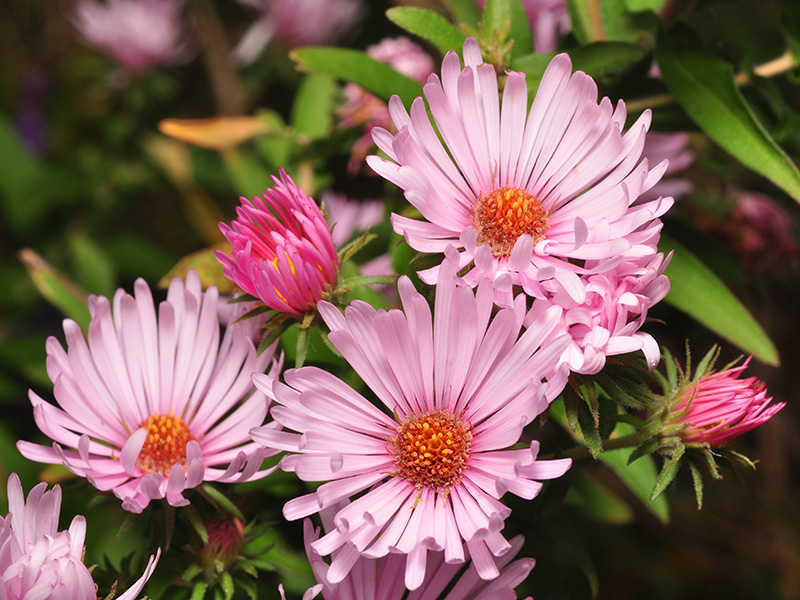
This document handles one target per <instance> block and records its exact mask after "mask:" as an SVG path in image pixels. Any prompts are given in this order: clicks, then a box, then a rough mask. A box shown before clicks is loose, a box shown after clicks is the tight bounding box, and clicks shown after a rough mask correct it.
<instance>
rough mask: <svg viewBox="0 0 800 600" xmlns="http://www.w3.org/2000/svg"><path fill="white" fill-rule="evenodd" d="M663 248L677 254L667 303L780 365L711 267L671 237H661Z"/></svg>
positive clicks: (761, 332) (670, 270) (669, 270)
mask: <svg viewBox="0 0 800 600" xmlns="http://www.w3.org/2000/svg"><path fill="white" fill-rule="evenodd" d="M660 247H661V249H662V251H667V252H669V251H674V254H673V256H672V261H671V262H670V264H669V267H667V271H666V274H667V275H668V276H669V278H670V291H669V294H668V295H667V298H666V301H667V302H668V303H670V304H672V305H673V306H675V307H676V308H678V309H680V310H682V311H683V312H685V313H686V314H688V315H690V316H691V317H692V318H694V319H696V320H697V321H698V322H699V323H702V324H703V325H705V326H706V327H708V328H709V329H710V330H711V331H714V332H715V333H717V334H719V335H721V336H722V337H724V338H725V339H727V340H729V341H731V342H732V343H734V344H736V345H737V346H738V347H739V348H741V349H742V350H744V351H745V352H748V353H752V354H753V355H754V356H756V357H757V358H758V359H759V360H762V361H764V362H766V363H768V364H771V365H777V364H778V363H779V361H780V359H779V357H778V351H777V349H776V348H775V346H774V344H773V343H772V342H771V341H770V339H769V337H767V335H766V333H765V332H764V330H763V329H762V328H761V326H760V325H759V324H758V323H757V322H756V321H755V319H754V318H753V317H752V316H751V315H750V313H749V312H748V310H747V309H746V308H745V307H744V305H742V303H741V302H740V301H739V300H738V299H737V298H736V297H735V296H734V295H733V294H732V293H731V292H730V291H729V290H728V288H727V287H726V286H725V285H724V284H723V283H722V282H721V281H720V280H719V278H718V277H717V276H716V275H714V273H713V272H712V271H711V270H710V269H708V267H706V266H705V265H704V264H703V263H702V262H701V261H700V260H699V259H698V258H697V257H695V256H694V255H693V254H692V253H691V252H689V250H687V249H686V248H685V247H684V246H683V245H681V244H680V243H678V242H677V241H675V240H674V239H672V238H670V237H669V236H666V235H662V237H661V244H660Z"/></svg>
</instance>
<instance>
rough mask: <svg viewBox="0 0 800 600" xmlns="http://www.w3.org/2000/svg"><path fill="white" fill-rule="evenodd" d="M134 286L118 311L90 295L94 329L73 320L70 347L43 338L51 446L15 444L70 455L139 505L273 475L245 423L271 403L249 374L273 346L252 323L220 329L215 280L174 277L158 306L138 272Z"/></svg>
mask: <svg viewBox="0 0 800 600" xmlns="http://www.w3.org/2000/svg"><path fill="white" fill-rule="evenodd" d="M134 290H135V293H134V295H133V296H131V295H129V294H127V293H125V291H124V290H121V289H120V290H118V291H117V293H116V294H115V296H114V299H113V310H112V302H111V301H109V300H108V299H107V298H104V297H96V296H90V298H89V310H90V311H91V314H92V321H91V323H90V325H89V332H88V336H87V338H84V336H83V333H82V332H81V330H80V327H78V324H77V323H75V322H74V321H72V320H70V319H66V320H65V321H64V334H65V335H66V341H67V349H66V350H64V348H63V347H62V346H61V344H60V343H59V342H58V340H56V338H54V337H51V338H49V339H48V340H47V370H48V374H49V375H50V379H51V380H52V381H53V383H54V384H55V389H54V393H55V398H56V402H57V403H58V406H54V405H53V404H50V403H49V402H46V401H44V400H43V399H42V398H40V397H39V396H38V395H37V394H35V393H34V392H33V391H31V392H30V393H29V396H30V400H31V403H32V404H33V415H34V418H35V420H36V424H37V425H38V426H39V429H41V430H42V432H43V433H44V434H45V435H47V436H48V437H50V438H51V439H52V440H53V441H54V443H53V445H52V447H48V446H41V445H39V444H33V443H30V442H26V441H19V442H17V447H18V448H19V451H20V452H21V453H22V454H23V455H24V456H25V457H26V458H29V459H31V460H35V461H38V462H43V463H51V464H63V465H64V466H66V467H67V468H68V469H69V470H70V471H72V472H73V473H75V474H76V475H78V476H80V477H86V478H87V479H88V480H89V482H90V483H91V484H92V485H94V486H95V487H96V488H98V489H99V490H103V491H106V490H111V491H112V492H114V494H115V495H116V496H117V497H118V498H120V499H121V500H122V506H123V508H125V509H127V510H130V511H133V512H137V513H138V512H141V511H142V509H144V507H145V506H147V505H148V503H149V502H150V500H156V499H160V498H166V499H167V501H168V502H169V503H170V504H171V505H173V506H183V505H185V504H188V502H189V501H188V500H187V499H186V498H185V497H184V492H185V491H186V490H189V489H191V488H194V487H196V486H198V485H200V484H201V483H202V482H203V481H219V482H223V483H228V482H235V481H250V480H253V479H258V478H260V477H264V476H266V475H268V474H269V473H270V472H271V470H269V469H267V470H260V469H261V466H262V462H263V459H264V458H265V457H266V456H269V451H266V450H265V449H264V448H261V447H259V446H257V445H256V444H254V443H252V442H251V441H250V439H249V437H248V431H249V430H250V429H251V428H252V427H255V426H258V425H262V424H263V423H264V419H265V417H266V415H267V411H268V409H269V404H268V400H267V399H266V398H265V397H264V395H263V394H262V393H261V392H259V391H258V390H255V389H253V386H252V384H251V381H250V375H251V374H252V373H253V372H256V371H257V372H263V371H264V369H265V368H266V367H267V366H268V365H269V363H270V361H271V359H272V351H270V350H268V351H266V352H263V353H262V354H261V355H257V354H256V349H255V346H254V345H253V342H252V340H251V337H252V336H251V332H250V331H249V327H250V325H249V324H248V323H247V322H244V323H239V324H235V325H231V326H229V327H227V328H226V329H225V331H224V334H223V335H221V334H220V326H219V321H218V306H217V304H218V301H219V299H218V293H217V289H216V288H215V287H211V288H209V289H208V290H207V291H206V292H203V291H202V290H201V289H200V279H199V277H198V276H197V274H196V273H194V271H190V272H189V274H188V275H187V277H186V284H185V285H184V283H183V282H181V280H180V279H178V278H176V279H173V280H172V283H171V284H170V286H169V291H168V293H167V299H166V300H165V301H164V302H161V303H160V305H159V306H158V310H156V306H155V304H154V302H153V296H152V294H151V293H150V289H149V288H148V286H147V284H146V283H145V282H144V281H143V280H141V279H139V280H137V281H136V284H135V286H134ZM279 368H280V365H279V364H274V365H273V369H274V370H277V369H279Z"/></svg>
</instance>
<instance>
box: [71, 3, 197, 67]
mask: <svg viewBox="0 0 800 600" xmlns="http://www.w3.org/2000/svg"><path fill="white" fill-rule="evenodd" d="M182 9H183V2H182V1H180V0H106V2H105V3H102V2H99V1H96V0H81V1H80V3H79V4H78V7H77V9H76V13H75V27H76V28H77V29H78V31H79V32H80V34H81V36H82V37H83V39H84V41H85V42H86V43H87V44H88V45H90V46H93V47H95V48H97V49H99V50H102V51H103V52H105V53H106V54H108V55H109V56H110V57H111V58H112V59H113V60H114V61H116V62H117V63H118V64H119V65H120V66H121V67H122V68H123V69H124V70H125V72H126V73H127V74H128V75H129V76H136V75H139V74H141V73H145V72H147V71H149V70H151V69H153V68H154V67H157V66H161V65H174V64H179V63H182V62H185V61H186V60H188V58H189V57H190V51H189V46H188V44H187V43H186V41H185V40H184V39H183V34H182V31H181V10H182Z"/></svg>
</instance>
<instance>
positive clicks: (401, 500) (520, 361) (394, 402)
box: [251, 252, 570, 590]
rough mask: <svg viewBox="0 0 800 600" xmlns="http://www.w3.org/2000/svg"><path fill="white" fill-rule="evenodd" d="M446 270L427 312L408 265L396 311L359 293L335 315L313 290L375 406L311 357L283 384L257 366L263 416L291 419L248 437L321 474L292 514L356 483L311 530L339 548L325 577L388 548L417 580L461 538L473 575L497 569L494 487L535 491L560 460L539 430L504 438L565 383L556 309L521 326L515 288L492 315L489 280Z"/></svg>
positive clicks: (312, 509) (310, 509)
mask: <svg viewBox="0 0 800 600" xmlns="http://www.w3.org/2000/svg"><path fill="white" fill-rule="evenodd" d="M452 254H454V252H453V253H451V255H452ZM455 272H456V265H455V257H452V256H451V258H450V259H448V260H447V261H446V262H445V263H444V264H443V266H442V270H441V276H440V278H439V283H438V285H437V289H436V300H435V311H434V314H433V315H431V309H430V306H429V305H428V302H427V301H426V300H425V298H424V297H423V296H422V295H421V294H419V293H418V292H417V291H416V290H415V289H414V287H413V285H412V283H411V282H410V280H409V279H408V278H407V277H403V278H401V279H400V281H399V283H398V288H399V294H400V299H401V302H402V305H403V311H404V312H400V311H399V310H391V311H388V312H386V311H383V310H380V311H376V310H375V309H374V308H372V307H371V306H369V305H368V304H366V303H363V302H358V301H356V302H353V304H352V305H351V306H349V307H348V308H347V309H346V311H345V314H344V315H343V314H342V313H341V312H339V310H338V309H337V308H335V307H334V306H333V305H331V304H329V303H325V302H323V303H320V305H319V311H320V314H321V315H322V318H323V319H324V320H325V323H326V324H327V325H328V327H329V328H330V331H331V333H330V335H329V338H330V340H331V342H332V343H333V344H334V345H335V346H336V347H337V348H338V349H339V351H340V352H341V353H342V355H343V356H344V357H345V359H346V360H347V361H348V362H349V363H350V365H351V366H352V367H353V368H354V369H355V371H356V372H357V373H358V374H359V376H360V377H361V378H362V379H363V380H364V382H365V383H366V384H367V386H368V387H369V388H370V389H371V390H372V391H373V392H374V394H375V395H376V396H377V398H378V400H379V402H380V404H382V405H383V410H381V409H380V408H377V407H376V406H375V405H374V404H373V403H372V402H370V401H369V400H367V399H366V398H364V397H363V396H362V395H361V394H359V393H358V392H356V391H354V390H353V389H352V388H350V387H349V386H348V385H347V384H346V383H344V382H343V381H341V380H340V379H338V378H336V377H335V376H334V375H331V374H330V373H328V372H326V371H323V370H321V369H318V368H315V367H303V368H300V369H294V370H290V371H287V373H286V384H282V383H280V382H278V381H277V380H276V379H275V378H274V377H269V376H262V375H254V377H253V379H254V381H255V383H256V386H257V387H258V388H259V389H261V390H262V391H264V393H266V394H267V395H268V396H270V397H271V398H273V399H274V400H275V401H276V402H277V405H276V406H275V407H274V408H273V409H272V416H273V418H274V419H275V420H276V421H277V422H278V423H280V424H281V425H282V426H283V427H285V428H286V429H287V430H290V431H282V432H279V431H277V430H274V429H273V430H270V429H266V428H256V429H254V430H253V431H252V432H251V435H252V437H253V439H254V440H255V441H257V442H259V443H262V444H264V445H265V446H267V447H269V448H276V449H281V450H287V451H289V452H291V454H288V455H287V456H285V457H284V458H283V460H282V461H281V467H282V468H283V469H284V470H286V471H294V472H296V473H297V475H298V477H300V478H301V479H303V480H306V481H324V482H327V483H323V484H322V485H321V486H320V487H319V488H318V489H317V491H316V492H313V493H310V494H307V495H305V496H301V497H299V498H295V499H293V500H291V501H289V502H288V503H287V504H286V505H285V507H284V511H283V512H284V516H285V517H286V518H287V519H289V520H295V519H300V518H303V517H306V516H309V515H312V514H314V513H317V512H319V511H321V510H324V509H327V508H330V507H335V506H336V505H337V504H338V503H339V502H341V501H342V500H344V499H347V498H351V497H355V500H354V501H353V502H352V503H350V504H348V505H347V506H345V507H344V508H342V509H341V510H338V511H336V514H335V516H334V517H333V523H334V525H335V528H334V529H332V530H330V531H329V532H328V533H327V534H326V535H325V536H323V537H321V538H320V539H319V540H317V541H316V542H313V543H312V544H311V545H312V547H313V549H314V551H316V552H318V553H319V554H320V555H322V556H326V555H329V554H332V553H333V552H335V551H337V550H339V552H338V553H337V554H336V556H335V557H334V559H333V561H332V563H331V566H330V569H329V570H328V571H327V575H326V576H327V579H328V581H329V582H330V583H332V584H337V583H339V582H341V581H342V580H344V578H345V577H346V576H347V573H348V572H349V571H350V569H351V568H352V567H353V565H354V564H356V562H357V561H358V559H359V557H361V556H364V557H367V558H373V559H375V558H381V557H385V556H386V555H387V554H389V553H390V552H392V553H396V554H401V555H407V561H406V567H405V585H406V587H407V588H408V589H412V590H413V589H417V588H419V587H420V586H421V585H422V584H423V582H424V581H425V576H426V564H427V556H428V552H429V551H432V552H442V551H443V552H444V560H445V562H447V563H448V564H450V563H458V562H463V561H464V560H466V555H465V552H464V546H465V545H466V548H467V550H468V552H469V554H470V556H471V557H472V560H473V564H474V565H475V568H476V570H477V572H478V574H479V575H480V577H481V578H482V579H492V578H495V577H497V576H498V574H499V569H498V567H497V563H496V562H495V561H494V559H493V558H492V557H500V556H503V555H504V554H506V553H507V552H508V551H509V550H510V549H511V546H510V544H509V543H508V541H506V539H505V538H504V537H503V535H502V534H501V529H502V528H503V524H504V521H505V519H506V517H507V516H508V515H509V513H510V509H509V508H508V507H507V506H506V505H505V504H503V503H502V502H501V501H500V498H502V496H503V495H504V494H505V493H506V492H511V493H513V494H515V495H517V496H520V497H523V498H528V499H529V498H533V497H534V496H536V495H537V494H538V492H539V490H540V489H541V487H542V484H541V483H540V482H539V480H541V479H550V478H554V477H559V476H560V475H562V474H563V473H564V472H565V471H566V470H567V468H568V467H569V465H570V461H569V460H568V459H565V460H554V461H541V460H536V456H537V452H538V449H539V444H538V442H532V443H531V445H530V447H528V448H523V449H518V450H510V449H508V448H509V447H510V446H512V445H514V444H516V443H517V442H518V441H519V439H520V436H521V434H522V430H523V428H524V427H525V426H526V425H527V424H528V423H530V422H531V421H532V420H533V419H534V418H535V417H536V416H537V415H538V414H540V413H541V412H542V411H543V410H545V409H546V408H547V406H548V404H549V401H551V400H552V399H553V398H555V397H556V396H557V395H558V394H559V393H560V392H561V391H562V389H563V387H564V385H565V383H566V375H567V370H566V368H565V366H563V365H559V358H560V356H561V355H562V354H563V352H564V350H565V348H566V344H567V343H568V340H567V339H565V338H566V336H562V337H561V338H559V339H557V340H554V341H551V342H549V343H547V344H544V345H542V342H543V341H544V340H545V339H546V338H547V337H548V335H549V333H550V331H551V330H552V329H553V327H554V326H555V325H556V323H557V320H558V317H559V314H560V313H559V311H558V310H557V309H556V308H553V309H552V310H549V311H545V313H544V314H543V315H542V317H541V318H540V319H539V320H538V321H536V322H535V323H532V324H531V325H529V327H528V328H527V330H526V331H525V333H523V334H522V336H521V337H519V339H518V337H517V336H518V334H519V332H520V329H521V326H522V320H523V316H524V298H523V297H522V296H520V297H519V302H516V304H515V307H514V308H508V309H502V310H500V311H499V313H498V314H497V315H496V316H495V317H494V319H492V320H491V321H490V315H491V313H492V306H493V301H492V297H491V291H490V288H489V286H488V284H487V283H485V284H481V285H480V286H479V288H478V291H477V294H476V293H475V292H473V291H472V290H471V289H470V288H469V287H468V286H459V285H457V278H456V275H455ZM404 313H405V314H404ZM295 432H296V433H295Z"/></svg>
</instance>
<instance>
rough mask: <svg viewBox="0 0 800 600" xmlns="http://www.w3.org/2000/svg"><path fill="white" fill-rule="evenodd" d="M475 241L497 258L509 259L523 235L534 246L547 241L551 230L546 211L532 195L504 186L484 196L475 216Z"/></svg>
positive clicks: (480, 200)
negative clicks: (546, 236) (545, 237)
mask: <svg viewBox="0 0 800 600" xmlns="http://www.w3.org/2000/svg"><path fill="white" fill-rule="evenodd" d="M472 222H473V224H474V226H475V233H476V236H477V237H476V242H477V243H478V244H486V245H487V246H489V248H491V250H492V255H493V256H495V257H504V258H508V257H509V256H511V251H512V250H513V249H514V245H515V244H516V243H517V240H518V239H519V238H520V237H521V236H522V235H529V236H530V237H531V239H532V240H533V244H534V245H535V244H536V243H538V242H539V240H542V239H544V234H545V232H546V231H547V229H548V224H547V211H546V210H545V209H544V207H543V206H542V205H541V203H540V202H539V201H538V200H537V199H536V198H534V197H533V195H532V194H529V193H528V192H526V191H524V190H521V189H519V188H515V187H503V188H500V189H497V190H493V191H491V192H489V193H488V194H484V195H482V196H481V197H480V198H479V199H478V203H477V204H476V205H475V209H474V211H473V214H472Z"/></svg>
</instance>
